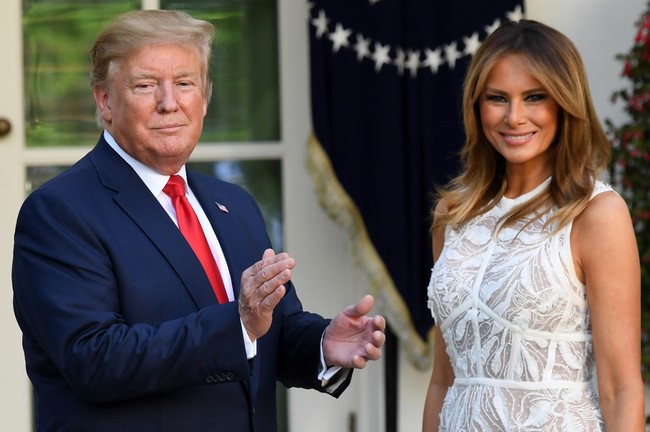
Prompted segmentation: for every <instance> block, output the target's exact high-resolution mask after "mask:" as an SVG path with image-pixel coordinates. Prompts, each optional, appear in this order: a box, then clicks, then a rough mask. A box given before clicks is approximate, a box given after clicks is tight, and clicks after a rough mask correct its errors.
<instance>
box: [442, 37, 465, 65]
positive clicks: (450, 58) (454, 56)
mask: <svg viewBox="0 0 650 432" xmlns="http://www.w3.org/2000/svg"><path fill="white" fill-rule="evenodd" d="M461 57H462V55H461V52H460V51H458V49H457V48H456V41H453V42H452V43H450V44H449V45H446V46H445V58H446V59H447V64H448V65H449V68H450V69H453V68H455V67H456V60H458V59H459V58H461Z"/></svg>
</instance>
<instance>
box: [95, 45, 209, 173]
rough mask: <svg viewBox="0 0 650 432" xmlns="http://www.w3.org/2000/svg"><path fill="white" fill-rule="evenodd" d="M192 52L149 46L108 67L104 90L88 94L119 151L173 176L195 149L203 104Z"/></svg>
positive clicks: (198, 63) (198, 68)
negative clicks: (92, 97)
mask: <svg viewBox="0 0 650 432" xmlns="http://www.w3.org/2000/svg"><path fill="white" fill-rule="evenodd" d="M203 70H204V69H203V68H202V65H201V60H200V57H199V54H198V51H197V50H196V49H195V48H193V47H189V46H182V45H150V46H147V47H145V48H143V49H141V50H138V51H135V52H133V53H132V54H131V55H130V56H129V57H127V58H126V59H124V60H122V61H119V62H115V63H114V64H112V65H111V68H110V71H109V78H108V88H106V89H102V88H96V89H94V91H93V95H94V97H95V102H96V104H97V106H98V108H99V111H100V113H101V116H102V119H103V121H104V126H105V127H106V129H107V130H108V131H109V132H110V134H111V135H112V136H113V137H114V138H115V140H116V141H117V143H118V144H119V146H120V147H122V149H124V151H126V152H127V153H128V154H129V155H131V156H132V157H133V158H135V159H136V160H138V161H140V162H142V163H143V164H145V165H147V166H149V167H151V168H153V169H155V170H156V171H158V172H160V173H162V174H169V175H171V174H175V173H177V172H178V170H179V169H180V168H181V166H182V165H183V164H185V162H187V159H188V158H189V157H190V154H191V153H192V151H193V150H194V147H196V144H197V142H198V140H199V137H200V136H201V131H202V129H203V118H204V117H205V114H206V111H207V106H208V101H207V95H206V89H205V87H206V85H207V84H206V83H205V82H204V73H203Z"/></svg>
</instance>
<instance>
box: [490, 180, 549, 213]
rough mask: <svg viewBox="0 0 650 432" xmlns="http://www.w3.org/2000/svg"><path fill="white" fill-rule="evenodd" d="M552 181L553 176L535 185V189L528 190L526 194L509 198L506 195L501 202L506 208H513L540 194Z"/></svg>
mask: <svg viewBox="0 0 650 432" xmlns="http://www.w3.org/2000/svg"><path fill="white" fill-rule="evenodd" d="M550 183H551V177H548V178H547V179H546V180H544V181H543V182H541V183H540V184H538V185H537V186H535V188H534V189H532V190H530V191H528V192H526V193H525V194H522V195H519V196H518V197H516V198H508V197H506V196H505V195H504V196H503V197H501V204H502V206H503V207H506V208H509V209H510V208H513V207H514V206H517V205H520V204H523V203H525V202H526V201H529V200H530V199H532V198H534V197H536V196H537V195H539V194H540V193H541V192H542V191H543V190H544V189H546V188H547V187H548V185H549V184H550Z"/></svg>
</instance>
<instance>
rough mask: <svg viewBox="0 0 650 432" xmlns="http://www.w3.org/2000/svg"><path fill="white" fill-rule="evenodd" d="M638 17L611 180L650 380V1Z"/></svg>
mask: <svg viewBox="0 0 650 432" xmlns="http://www.w3.org/2000/svg"><path fill="white" fill-rule="evenodd" d="M648 7H649V9H648V10H646V11H645V12H644V13H643V14H642V16H641V18H640V19H639V21H638V22H637V23H636V26H637V29H638V31H637V34H636V37H635V40H634V45H633V46H632V48H631V49H630V50H629V52H627V53H625V54H620V55H618V56H617V58H618V59H619V60H621V61H622V62H623V64H624V68H623V76H624V77H625V78H626V79H628V80H629V86H628V87H626V88H624V89H621V90H619V91H616V92H615V93H614V94H613V95H612V101H613V102H616V101H622V102H623V103H624V104H625V111H626V112H627V114H628V115H629V120H628V121H627V122H626V123H623V124H622V125H618V126H615V125H614V124H613V122H612V121H611V120H607V121H606V123H607V127H608V133H609V136H610V140H611V142H612V151H613V154H612V156H613V157H612V163H611V165H610V174H611V178H612V182H613V183H614V185H615V186H616V187H617V189H618V190H619V192H621V194H622V195H623V196H624V197H625V199H626V200H627V203H628V206H629V209H630V214H631V216H632V221H633V223H634V230H635V232H636V238H637V243H638V245H639V255H640V257H641V308H642V335H641V336H642V367H643V376H644V379H645V380H646V381H650V3H649V5H648Z"/></svg>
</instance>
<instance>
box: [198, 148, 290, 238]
mask: <svg viewBox="0 0 650 432" xmlns="http://www.w3.org/2000/svg"><path fill="white" fill-rule="evenodd" d="M187 167H188V168H189V169H191V170H193V171H197V172H202V173H204V174H208V175H212V176H214V177H217V178H220V179H221V180H225V181H227V182H230V183H235V184H238V185H239V186H241V187H243V188H244V189H246V190H248V191H249V192H250V193H251V194H252V195H253V197H254V198H255V200H256V201H257V203H258V204H259V206H260V208H261V210H262V214H263V215H264V220H265V222H266V231H267V232H268V233H269V237H271V243H272V244H273V248H274V249H275V250H276V251H280V250H283V249H284V248H283V244H282V189H281V188H282V178H281V176H282V174H281V167H280V161H279V160H245V161H218V162H189V163H188V164H187Z"/></svg>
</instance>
